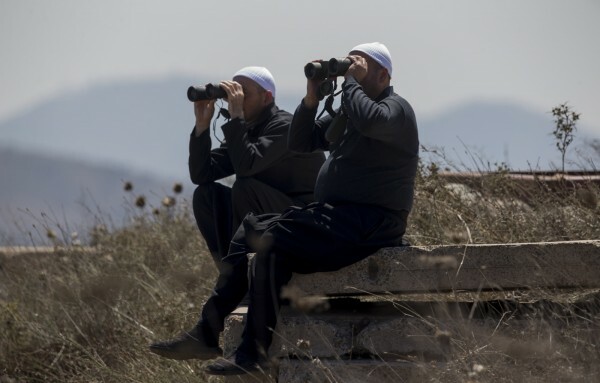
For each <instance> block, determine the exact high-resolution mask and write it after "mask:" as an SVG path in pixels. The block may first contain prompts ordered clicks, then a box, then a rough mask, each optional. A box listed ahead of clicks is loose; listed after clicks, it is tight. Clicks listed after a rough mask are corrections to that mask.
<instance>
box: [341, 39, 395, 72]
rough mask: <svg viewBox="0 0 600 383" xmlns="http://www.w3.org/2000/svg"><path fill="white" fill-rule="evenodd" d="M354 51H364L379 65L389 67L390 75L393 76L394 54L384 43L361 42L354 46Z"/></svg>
mask: <svg viewBox="0 0 600 383" xmlns="http://www.w3.org/2000/svg"><path fill="white" fill-rule="evenodd" d="M352 51H358V52H362V53H364V54H366V55H368V56H369V57H370V58H372V59H373V60H375V61H376V62H377V63H378V64H379V65H381V66H382V67H384V68H385V69H387V71H388V74H389V75H390V77H391V76H392V56H391V55H390V51H388V49H387V47H386V46H385V45H383V44H382V43H377V42H375V43H366V44H360V45H357V46H355V47H354V48H352V50H351V51H350V52H352Z"/></svg>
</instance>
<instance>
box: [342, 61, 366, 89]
mask: <svg viewBox="0 0 600 383" xmlns="http://www.w3.org/2000/svg"><path fill="white" fill-rule="evenodd" d="M348 58H349V59H350V60H352V65H350V68H348V71H347V72H346V74H345V75H344V78H348V77H349V76H353V77H354V78H355V79H356V81H358V82H359V83H360V82H361V81H362V80H363V79H364V78H365V77H366V76H367V70H368V69H369V66H368V64H367V60H365V58H364V57H361V56H357V55H353V56H348Z"/></svg>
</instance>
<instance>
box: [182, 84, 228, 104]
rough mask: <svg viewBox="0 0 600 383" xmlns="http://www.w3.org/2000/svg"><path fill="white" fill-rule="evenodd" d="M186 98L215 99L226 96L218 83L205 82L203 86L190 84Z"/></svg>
mask: <svg viewBox="0 0 600 383" xmlns="http://www.w3.org/2000/svg"><path fill="white" fill-rule="evenodd" d="M187 98H188V100H190V101H192V102H194V101H200V100H216V99H217V98H227V93H226V92H225V90H224V89H223V88H221V86H220V85H218V84H206V85H205V86H190V87H189V88H188V90H187Z"/></svg>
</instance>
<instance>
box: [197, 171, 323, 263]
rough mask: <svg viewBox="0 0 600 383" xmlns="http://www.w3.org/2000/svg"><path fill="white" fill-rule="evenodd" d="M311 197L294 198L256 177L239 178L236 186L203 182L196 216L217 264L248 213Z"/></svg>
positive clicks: (276, 210)
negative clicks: (204, 183)
mask: <svg viewBox="0 0 600 383" xmlns="http://www.w3.org/2000/svg"><path fill="white" fill-rule="evenodd" d="M310 199H312V196H300V197H298V198H292V197H290V196H288V195H286V194H285V193H283V192H281V191H280V190H277V189H275V188H273V187H271V186H269V185H267V184H265V183H263V182H260V181H258V180H256V179H254V178H249V177H247V178H237V179H236V181H235V183H234V184H233V187H231V188H230V187H228V186H225V185H222V184H220V183H217V182H213V183H211V184H208V185H200V186H198V187H197V188H196V190H195V191H194V196H193V200H192V207H193V210H194V218H195V219H196V224H197V225H198V229H200V233H201V234H202V237H203V238H204V240H205V241H206V246H207V247H208V250H209V251H210V253H211V255H212V257H213V259H214V261H215V264H216V265H217V267H218V268H219V269H220V268H221V260H222V258H223V257H225V255H227V251H228V250H229V242H231V238H232V237H233V234H234V233H235V231H236V230H237V228H238V227H239V226H240V223H241V222H242V220H243V219H244V217H245V216H246V214H248V213H250V212H252V213H254V214H265V213H281V212H283V211H284V210H285V209H286V208H288V207H290V206H292V205H295V204H305V203H308V202H310V201H309V200H310Z"/></svg>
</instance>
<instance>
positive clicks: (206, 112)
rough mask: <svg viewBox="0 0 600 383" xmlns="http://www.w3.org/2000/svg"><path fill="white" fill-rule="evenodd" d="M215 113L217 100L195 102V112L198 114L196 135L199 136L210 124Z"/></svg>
mask: <svg viewBox="0 0 600 383" xmlns="http://www.w3.org/2000/svg"><path fill="white" fill-rule="evenodd" d="M214 113H215V100H201V101H196V102H194V114H195V115H196V128H195V135H196V137H198V136H199V135H201V134H202V133H203V132H204V131H205V130H206V129H208V127H209V126H210V120H212V117H213V114H214Z"/></svg>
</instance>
